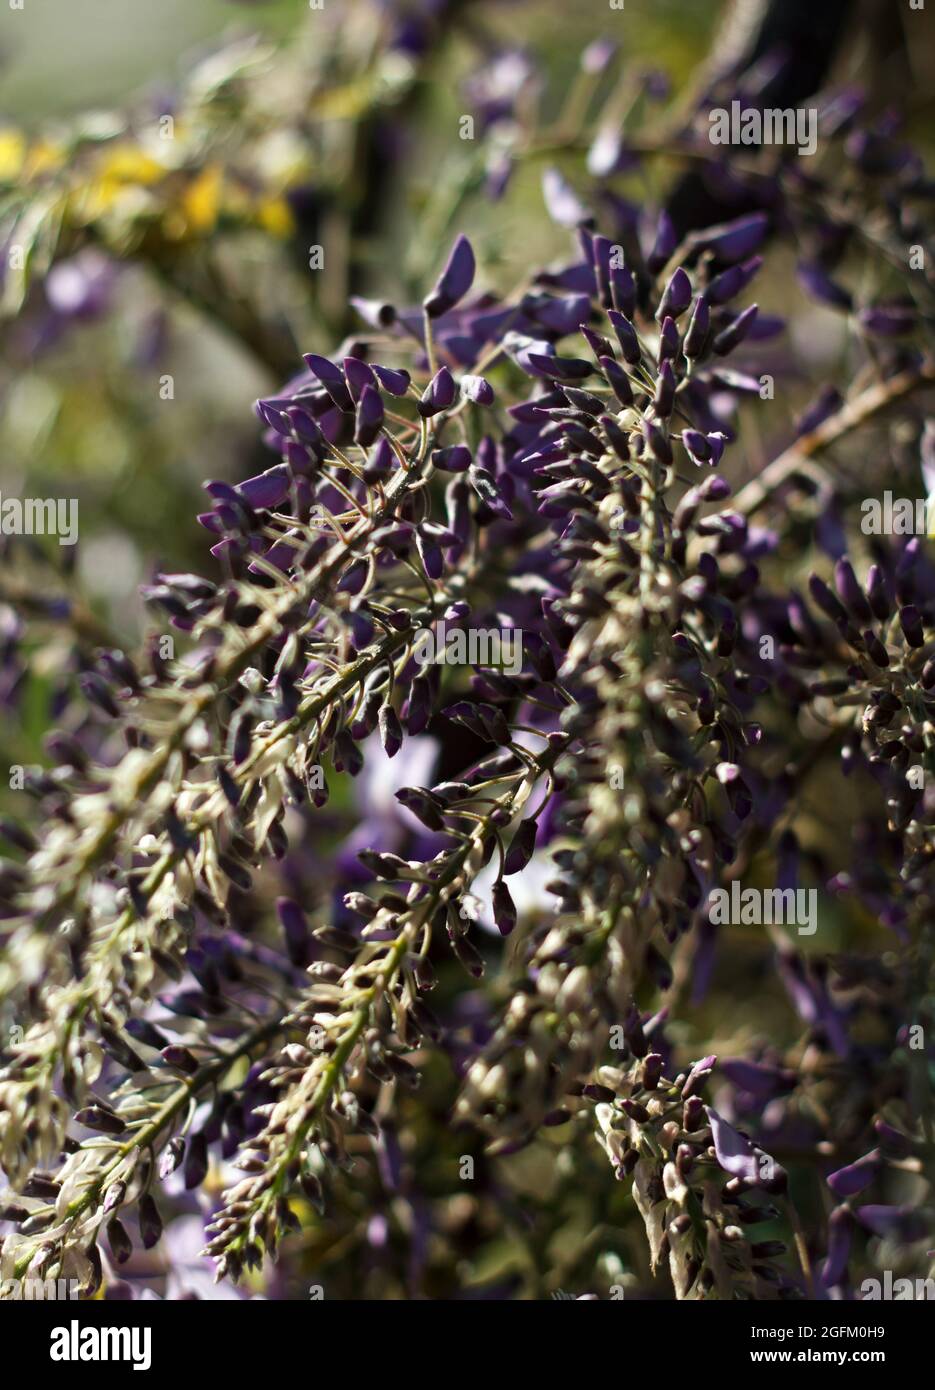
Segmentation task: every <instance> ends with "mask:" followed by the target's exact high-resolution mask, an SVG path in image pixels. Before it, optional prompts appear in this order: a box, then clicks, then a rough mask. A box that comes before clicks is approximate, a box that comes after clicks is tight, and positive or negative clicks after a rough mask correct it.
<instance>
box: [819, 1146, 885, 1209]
mask: <svg viewBox="0 0 935 1390" xmlns="http://www.w3.org/2000/svg"><path fill="white" fill-rule="evenodd" d="M879 1171H880V1151H879V1149H873V1150H872V1151H871V1152H870V1153H867V1154H864V1156H863V1158H858V1159H856V1160H855V1162H854V1163H849V1164H848V1165H847V1167H845V1168H838V1169H837V1170H836V1171H835V1172H833V1173H829V1174H828V1177H827V1183H828V1186H829V1187H830V1188H831V1191H832V1192H833V1193H834V1195H835V1197H841V1198H844V1197H855V1196H856V1195H857V1193H858V1192H863V1190H864V1188H865V1187H869V1185H870V1183H872V1182H873V1180H874V1178H875V1177H876V1175H877V1173H878V1172H879Z"/></svg>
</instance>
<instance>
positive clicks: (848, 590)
mask: <svg viewBox="0 0 935 1390" xmlns="http://www.w3.org/2000/svg"><path fill="white" fill-rule="evenodd" d="M834 587H835V588H836V589H837V591H838V594H839V595H840V597H841V600H842V602H843V603H844V604H845V606H846V607H847V608H849V609H850V611H851V613H852V614H853V616H854V617H855V618H856V619H857V620H858V622H861V623H869V622H872V620H873V614H872V613H871V611H870V605H869V603H868V602H867V600H866V598H865V597H864V591H863V589H862V588H861V587H860V585H859V584H858V582H857V576H856V575H855V573H854V569H853V566H852V565H851V562H850V560H848V559H847V558H845V557H843V556H842V558H841V559H840V560H838V562H837V563H836V565H835V567H834Z"/></svg>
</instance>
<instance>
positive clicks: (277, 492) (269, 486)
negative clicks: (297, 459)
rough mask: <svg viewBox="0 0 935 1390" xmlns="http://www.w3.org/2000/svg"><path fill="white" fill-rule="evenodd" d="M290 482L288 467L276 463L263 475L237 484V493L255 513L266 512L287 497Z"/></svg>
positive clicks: (259, 474)
mask: <svg viewBox="0 0 935 1390" xmlns="http://www.w3.org/2000/svg"><path fill="white" fill-rule="evenodd" d="M291 482H292V476H291V473H290V471H289V467H288V465H287V464H285V463H277V464H276V465H275V467H273V468H267V470H266V472H265V473H258V474H257V475H256V477H255V478H248V479H247V480H246V482H243V483H239V484H238V486H237V491H238V492H239V493H240V495H241V497H243V498H244V500H245V501H246V502H248V503H249V504H250V506H251V507H253V508H254V509H255V510H256V511H268V510H269V509H270V508H271V507H278V506H279V503H280V502H281V501H282V500H283V498H284V497H288V495H289V487H290V484H291Z"/></svg>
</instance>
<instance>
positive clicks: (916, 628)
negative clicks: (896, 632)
mask: <svg viewBox="0 0 935 1390" xmlns="http://www.w3.org/2000/svg"><path fill="white" fill-rule="evenodd" d="M899 625H900V627H901V628H902V630H903V636H904V637H905V639H906V641H907V642H908V643H909V646H910V647H924V646H925V631H924V629H923V627H922V615H921V613H920V612H919V610H918V608H916V607H915V605H914V604H911V603H907V604H906V605H905V607H903V608H900V610H899Z"/></svg>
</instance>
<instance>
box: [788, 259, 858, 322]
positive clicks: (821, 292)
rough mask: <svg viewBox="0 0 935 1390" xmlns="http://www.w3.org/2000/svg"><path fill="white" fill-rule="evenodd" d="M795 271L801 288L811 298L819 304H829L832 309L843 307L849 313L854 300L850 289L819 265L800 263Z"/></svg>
mask: <svg viewBox="0 0 935 1390" xmlns="http://www.w3.org/2000/svg"><path fill="white" fill-rule="evenodd" d="M796 273H797V275H798V277H799V283H800V284H801V286H802V288H803V289H804V290H805V291H806V293H807V294H809V295H811V297H812V299H817V300H818V301H819V303H821V304H829V305H831V307H832V308H834V309H843V310H844V311H845V313H850V310H851V308H852V306H853V302H854V301H853V299H852V298H851V294H850V291H849V290H846V289H845V288H844V286H843V285H839V284H837V282H836V281H834V280H832V279H831V276H830V275H828V274H827V273H826V272H825V271H824V270H822V268H821V266H818V265H800V266H799V267H798V268H797V271H796Z"/></svg>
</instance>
